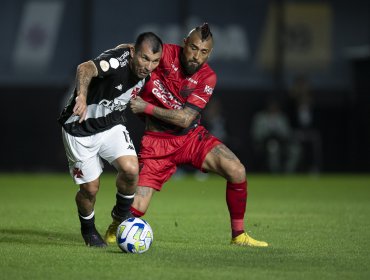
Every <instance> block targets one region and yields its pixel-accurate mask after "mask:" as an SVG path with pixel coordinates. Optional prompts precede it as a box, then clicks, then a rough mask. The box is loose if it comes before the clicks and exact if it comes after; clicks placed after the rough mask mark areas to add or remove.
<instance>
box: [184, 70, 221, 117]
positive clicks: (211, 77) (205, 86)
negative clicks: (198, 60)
mask: <svg viewBox="0 0 370 280" xmlns="http://www.w3.org/2000/svg"><path fill="white" fill-rule="evenodd" d="M199 75H200V76H199V77H198V83H197V86H196V87H195V89H194V90H193V92H192V93H191V94H190V95H189V97H188V99H187V101H186V105H187V106H189V105H190V106H189V107H192V108H193V109H196V110H197V111H201V110H202V109H204V107H206V105H207V103H208V101H209V99H210V98H211V96H212V94H213V89H214V88H215V86H216V81H217V76H216V74H215V73H214V72H213V71H212V70H211V68H210V67H209V66H208V65H206V67H205V68H204V69H203V71H202V70H200V73H199ZM194 107H195V108H194Z"/></svg>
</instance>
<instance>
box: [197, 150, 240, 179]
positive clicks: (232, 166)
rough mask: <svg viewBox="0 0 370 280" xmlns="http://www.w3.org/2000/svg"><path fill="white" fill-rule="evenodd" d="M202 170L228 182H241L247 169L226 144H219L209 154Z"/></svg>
mask: <svg viewBox="0 0 370 280" xmlns="http://www.w3.org/2000/svg"><path fill="white" fill-rule="evenodd" d="M202 169H203V170H206V171H209V172H213V173H217V174H219V175H221V176H222V177H224V178H226V179H227V180H232V181H239V180H243V179H244V177H245V168H244V166H243V164H242V163H241V162H240V160H239V159H238V157H237V156H236V155H235V154H234V153H233V152H232V151H231V150H230V149H229V148H228V147H226V145H225V144H222V143H221V144H219V145H217V146H215V147H213V149H212V150H210V151H209V152H208V154H207V155H206V157H205V160H204V162H203V164H202Z"/></svg>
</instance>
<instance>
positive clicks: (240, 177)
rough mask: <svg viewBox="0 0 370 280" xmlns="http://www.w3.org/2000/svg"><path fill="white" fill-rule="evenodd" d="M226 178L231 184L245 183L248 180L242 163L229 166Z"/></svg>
mask: <svg viewBox="0 0 370 280" xmlns="http://www.w3.org/2000/svg"><path fill="white" fill-rule="evenodd" d="M226 176H227V178H226V179H227V180H228V181H230V182H244V181H245V178H246V175H245V167H244V165H243V164H242V163H240V162H235V163H232V164H229V165H228V167H227V175H226Z"/></svg>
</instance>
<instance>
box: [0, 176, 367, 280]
mask: <svg viewBox="0 0 370 280" xmlns="http://www.w3.org/2000/svg"><path fill="white" fill-rule="evenodd" d="M76 189H77V188H76V187H75V186H74V185H73V183H72V181H71V179H70V177H69V176H68V175H64V174H63V175H60V174H0V279H69V280H72V279H127V280H128V279H161V280H166V279H177V280H180V279H336V280H338V279H370V175H369V176H365V175H338V176H337V175H324V176H321V177H310V176H289V177H287V176H271V175H254V174H250V175H249V189H248V190H249V198H248V207H247V218H248V219H247V227H248V232H249V233H250V234H251V235H252V236H253V237H255V238H257V239H261V240H266V241H268V242H269V243H270V244H271V246H270V247H269V248H266V249H256V248H242V247H235V246H231V245H230V244H229V242H230V232H229V220H228V214H227V207H226V203H225V198H224V196H225V183H224V182H223V180H222V179H219V178H216V177H209V178H208V179H207V180H206V181H197V180H195V179H194V178H193V177H191V176H190V177H185V178H183V179H178V180H174V179H173V180H172V181H170V182H169V183H167V184H166V185H165V187H164V189H163V191H162V192H161V193H158V194H156V195H155V197H154V199H153V202H152V205H151V207H150V209H149V211H148V213H147V215H146V216H145V219H146V220H147V221H148V222H149V223H150V224H151V226H152V228H153V231H154V243H153V245H152V247H151V248H150V250H149V251H148V252H146V253H144V254H142V255H129V254H124V253H121V252H120V250H119V249H118V247H117V246H115V245H113V246H109V247H108V248H106V249H92V248H87V247H86V246H85V245H84V244H83V241H82V237H81V236H80V233H79V224H78V218H77V214H76V207H75V203H74V195H75V192H76ZM114 195H115V188H114V175H113V174H109V173H105V174H103V176H102V186H101V190H100V192H99V194H98V199H97V205H96V208H95V211H96V224H97V227H98V229H99V230H100V231H101V233H104V231H105V229H106V227H107V226H108V224H109V223H110V210H111V207H112V205H113V203H114V197H115V196H114Z"/></svg>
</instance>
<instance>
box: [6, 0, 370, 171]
mask: <svg viewBox="0 0 370 280" xmlns="http://www.w3.org/2000/svg"><path fill="white" fill-rule="evenodd" d="M203 22H208V23H209V24H210V26H211V29H212V32H213V34H214V38H215V47H214V51H213V53H212V56H211V59H210V62H209V63H210V65H211V66H212V67H213V68H214V70H215V71H216V73H217V74H218V84H217V86H216V89H215V91H214V95H213V97H212V100H211V102H210V104H209V107H210V108H208V109H207V112H206V116H205V122H206V124H207V126H209V128H210V129H211V130H212V131H214V133H215V134H217V135H218V136H219V137H220V138H222V139H223V140H224V141H225V142H226V143H227V144H228V145H229V147H230V148H231V149H232V150H233V151H234V152H235V153H236V154H237V155H238V156H239V157H240V159H241V160H242V161H243V163H245V164H246V165H247V168H248V169H249V170H250V171H256V172H258V171H263V172H265V171H273V172H369V170H370V1H365V0H364V1H359V0H354V1H344V0H337V1H282V0H275V1H272V0H271V1H267V0H259V1H251V0H243V1H241V0H240V1H236V0H229V1H227V2H225V1H218V0H214V1H198V0H178V1H176V0H158V1H148V0H142V1H139V2H138V1H119V0H105V1H98V0H64V1H63V0H52V1H42V0H6V1H2V3H1V10H0V23H1V24H0V30H1V40H0V50H1V51H0V97H1V107H2V108H1V111H0V120H1V121H2V129H1V131H2V132H1V134H2V135H1V148H2V150H1V160H0V171H32V172H34V171H63V172H66V173H67V172H68V170H67V160H66V158H65V154H64V149H63V144H62V141H61V133H60V132H61V129H60V126H59V125H58V123H57V117H58V114H59V112H60V111H61V109H62V107H63V105H64V103H65V101H66V98H67V97H68V95H69V92H70V88H71V86H73V82H74V76H75V69H76V66H77V65H78V64H79V63H81V62H83V61H85V60H88V59H90V58H93V57H95V56H97V55H98V54H100V53H101V52H102V51H104V50H106V49H109V48H112V47H114V46H116V45H118V44H120V43H127V42H133V41H134V39H135V37H136V35H137V34H139V33H140V32H143V31H154V32H156V33H157V34H158V35H160V36H161V37H162V39H163V40H164V42H168V43H178V44H181V43H182V39H183V37H184V36H185V35H186V33H187V32H188V31H189V30H190V29H191V28H192V27H195V26H197V25H199V24H201V23H203ZM272 104H274V105H272ZM270 109H271V110H270ZM261 112H262V113H269V112H271V113H272V115H274V114H276V113H279V114H280V116H282V118H280V119H278V117H276V118H275V117H273V121H272V122H270V121H267V122H265V124H264V120H266V118H265V119H264V116H263V114H260V115H259V113H261ZM267 115H268V116H270V117H271V114H270V115H269V114H267ZM257 116H259V117H260V118H258V117H257ZM128 119H129V123H128V125H127V126H128V128H129V130H130V132H131V136H132V138H133V139H134V142H135V144H136V147H137V149H138V143H139V139H140V136H141V133H142V131H143V125H142V123H141V122H140V121H139V120H138V119H137V118H136V117H135V116H132V115H131V114H130V113H129V116H128ZM267 120H269V118H267ZM278 120H281V122H280V121H278ZM275 121H276V127H280V128H282V129H280V130H276V131H275V132H273V133H272V134H268V135H270V136H268V137H270V138H263V137H262V135H267V133H270V132H266V129H265V128H267V127H269V126H270V125H271V124H272V123H273V122H275ZM211 126H212V128H211ZM271 126H272V125H271ZM283 127H285V128H283ZM279 131H284V133H283V136H280V135H279V133H280V132H279ZM264 133H266V134H264ZM256 135H257V136H256ZM258 135H259V136H258ZM289 164H290V165H289ZM288 165H289V166H290V167H283V166H288Z"/></svg>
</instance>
